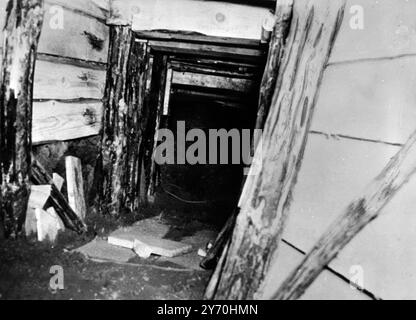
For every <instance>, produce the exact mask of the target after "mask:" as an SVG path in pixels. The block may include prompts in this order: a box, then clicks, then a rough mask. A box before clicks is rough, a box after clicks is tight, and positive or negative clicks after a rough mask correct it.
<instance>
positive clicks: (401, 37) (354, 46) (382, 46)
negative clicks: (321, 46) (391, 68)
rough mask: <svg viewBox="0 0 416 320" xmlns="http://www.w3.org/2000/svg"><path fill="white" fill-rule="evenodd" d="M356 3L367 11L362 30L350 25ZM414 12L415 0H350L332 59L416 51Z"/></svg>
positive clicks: (350, 58)
mask: <svg viewBox="0 0 416 320" xmlns="http://www.w3.org/2000/svg"><path fill="white" fill-rule="evenodd" d="M357 5H358V6H360V7H361V8H362V9H363V13H364V29H362V30H360V29H358V30H357V29H352V28H351V21H353V22H354V19H355V17H356V12H357V11H356V8H354V6H357ZM415 16H416V1H413V0H348V1H347V6H346V11H345V18H344V21H343V24H342V26H341V29H340V33H339V36H338V39H337V41H336V43H335V47H334V50H333V53H332V56H331V59H330V62H339V61H345V60H357V59H368V58H370V59H371V58H376V57H386V56H396V55H402V54H409V53H416V19H415ZM353 25H354V23H353Z"/></svg>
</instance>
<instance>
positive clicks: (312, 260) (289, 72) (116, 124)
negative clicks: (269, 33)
mask: <svg viewBox="0 0 416 320" xmlns="http://www.w3.org/2000/svg"><path fill="white" fill-rule="evenodd" d="M22 2H23V5H22V6H21V7H20V8H21V9H22V10H21V11H20V10H16V0H10V7H9V8H8V9H9V14H8V20H7V25H6V31H7V32H6V36H5V41H6V44H7V45H6V47H5V48H3V50H4V54H3V56H4V57H5V58H4V59H3V65H2V68H3V70H2V78H1V85H2V87H1V101H0V103H1V105H0V107H1V108H0V126H1V137H0V138H1V139H0V148H1V155H2V157H1V158H0V160H1V161H0V164H1V170H2V177H1V178H2V181H1V182H2V184H1V193H0V197H1V198H0V200H1V213H2V219H4V218H5V217H6V218H7V219H8V221H7V227H8V228H9V231H10V232H11V233H17V232H18V231H19V223H21V222H22V221H21V220H22V218H23V217H24V213H25V211H26V206H27V200H28V197H29V192H30V188H29V179H30V178H32V180H33V182H35V183H36V182H38V183H49V182H50V177H49V175H48V174H47V173H46V172H45V171H44V169H42V168H41V166H40V165H39V164H37V162H36V161H31V152H30V149H31V130H30V129H31V126H30V124H31V121H30V118H29V117H30V115H31V109H32V106H31V104H32V102H31V99H30V98H31V93H32V87H31V83H32V79H33V72H34V57H35V53H36V46H37V42H38V38H39V32H40V26H41V25H42V15H41V14H40V11H39V8H40V7H41V5H42V1H41V0H38V1H30V3H32V6H30V5H29V1H26V0H23V1H22ZM345 3H346V2H345V0H308V1H298V2H295V6H294V8H293V15H292V4H293V3H292V1H289V0H285V1H281V2H279V3H278V8H277V10H276V13H277V16H278V17H280V18H278V19H277V24H276V27H275V30H274V36H273V37H272V43H271V46H270V49H269V60H268V62H267V64H266V70H265V77H264V78H263V80H265V81H263V82H262V89H265V88H266V89H267V90H261V91H260V94H261V95H262V94H265V93H266V92H267V93H269V94H270V93H271V97H270V95H267V97H263V98H265V99H263V100H262V99H260V101H263V103H265V105H264V109H261V108H259V116H260V117H258V119H261V121H259V122H260V123H262V121H263V120H262V119H264V121H265V137H264V139H265V142H266V143H267V144H268V145H269V146H270V148H268V149H267V152H266V153H265V154H264V155H263V156H264V163H263V170H262V171H261V173H260V174H259V175H253V176H250V177H249V178H248V180H247V182H246V184H245V187H244V190H243V194H242V197H241V201H240V207H241V210H240V213H239V214H238V216H237V217H236V223H235V226H234V224H231V225H232V226H234V229H233V230H232V228H231V231H232V233H233V235H232V238H231V239H227V241H226V243H225V245H224V248H225V249H224V250H222V255H221V259H220V262H219V263H218V265H217V268H216V270H215V272H214V274H213V277H212V278H211V281H210V283H209V286H208V288H207V294H206V298H215V299H250V298H258V297H262V296H261V290H262V286H263V285H264V282H265V281H266V280H267V273H268V271H269V270H270V263H271V260H272V258H273V257H274V256H275V255H276V252H277V251H278V246H279V243H280V240H281V236H282V233H283V230H284V228H285V221H286V220H287V218H288V214H289V207H290V203H291V194H292V190H293V188H294V186H295V184H296V180H297V174H298V172H299V169H300V166H301V164H302V158H303V154H304V151H305V146H306V142H307V134H308V132H309V129H310V124H311V120H312V117H313V112H314V106H315V103H316V96H317V94H318V92H319V88H320V85H321V81H322V74H323V70H324V69H325V67H326V66H327V63H328V59H329V56H330V54H331V49H332V47H333V44H334V42H335V40H336V36H337V33H338V30H339V28H340V25H341V22H342V20H343V15H344V9H345ZM19 15H20V16H19ZM279 15H280V16H279ZM285 17H286V19H287V20H288V21H291V23H289V22H288V21H286V22H287V25H286V28H288V25H289V24H290V32H289V34H287V39H286V37H285V35H286V33H287V32H286V31H287V30H285V29H286V28H285V27H283V28H282V26H284V25H285V24H284V23H283V22H284V21H285ZM17 18H19V19H17ZM16 19H17V20H18V21H19V22H20V24H18V25H17V24H16V23H15V22H16ZM110 32H111V43H110V49H109V53H110V54H109V68H108V70H107V83H106V93H105V97H106V99H105V101H104V107H105V109H104V116H103V129H102V141H101V152H100V159H99V161H98V163H97V167H96V170H97V171H96V183H97V186H98V187H99V193H98V199H99V204H100V206H101V208H102V209H105V211H107V212H108V213H110V214H114V215H115V214H120V213H122V212H123V211H124V209H128V210H136V209H138V208H139V205H140V203H141V201H145V200H146V198H147V196H148V195H149V190H152V182H151V181H152V180H151V179H153V178H152V175H154V168H153V167H152V161H151V154H152V152H151V151H152V149H153V148H154V142H155V139H154V135H155V131H156V128H158V126H159V125H160V123H161V115H162V114H163V109H164V108H163V107H164V106H165V111H166V110H168V108H167V107H168V103H165V101H163V99H162V98H163V95H164V93H165V92H167V91H168V92H169V91H170V90H169V85H166V84H169V83H171V81H170V79H171V77H170V74H172V79H173V72H174V70H175V69H174V68H175V67H176V66H175V63H171V62H170V61H168V59H167V57H164V56H159V57H156V56H154V57H153V60H152V57H151V52H152V50H154V51H157V50H161V51H162V52H163V51H166V50H180V51H181V52H180V53H186V52H189V51H187V50H194V53H198V54H202V56H203V55H204V54H206V56H205V58H201V59H200V61H204V59H206V57H209V56H210V55H211V54H213V53H214V54H215V55H219V56H221V55H222V54H225V55H227V58H233V59H236V61H238V63H243V62H244V63H249V62H252V61H253V60H255V59H257V58H258V56H259V55H258V54H259V51H258V49H256V48H253V43H252V42H251V41H250V42H247V43H241V46H237V47H238V50H237V51H233V50H234V49H233V47H235V46H236V42H232V45H231V46H229V45H226V41H225V40H224V39H222V40H221V39H217V40H215V39H211V38H210V40H207V39H205V40H207V41H211V40H212V41H211V42H210V43H211V45H210V46H211V49H212V48H214V50H207V48H206V47H203V43H204V42H205V40H204V41H201V39H203V38H204V37H202V38H201V36H199V35H198V36H190V35H180V34H179V35H178V34H174V35H172V34H170V35H168V36H167V35H164V37H165V38H164V39H162V40H161V39H160V38H157V39H152V37H155V34H154V33H152V34H147V35H146V34H143V33H142V34H141V35H139V37H138V41H136V37H137V35H135V34H134V33H133V32H132V30H131V27H130V26H125V25H123V26H111V27H110ZM22 33H24V35H22ZM159 36H160V35H159ZM17 37H20V40H22V41H23V42H24V43H25V44H26V45H24V46H23V48H21V47H19V45H20V44H21V43H22V42H21V43H19V42H18V41H16V38H17ZM160 37H162V36H160ZM166 37H170V38H166ZM185 38H186V39H185ZM173 40H174V41H179V40H180V41H183V43H185V44H186V45H184V46H182V47H181V46H179V47H178V46H174V48H172V43H173ZM233 41H234V40H233ZM235 41H237V42H238V41H239V40H235ZM27 48H29V50H25V49H27ZM283 48H286V49H288V50H282V49H283ZM217 49H218V50H217ZM316 52H318V53H319V54H316ZM16 57H18V58H19V57H20V59H15V58H16ZM256 57H257V58H256ZM276 62H277V63H276ZM169 63H171V64H169ZM231 65H232V64H230V65H229V66H231ZM149 66H152V68H150V67H149ZM168 66H169V67H168ZM186 68H195V70H198V71H202V70H201V69H200V68H201V66H200V65H197V66H194V65H191V66H189V65H186ZM186 68H185V69H186ZM154 69H157V70H161V71H163V72H156V73H152V71H153V70H154ZM169 70H172V71H169ZM189 70H190V69H186V70H185V72H186V71H189ZM192 70H193V69H192ZM11 72H16V74H13V77H10V74H11ZM227 72H235V71H232V70H231V71H230V70H229V69H227ZM153 77H154V79H153ZM10 79H12V80H13V79H19V80H20V81H17V82H16V81H10ZM167 79H169V81H168V80H167ZM270 79H272V80H273V81H272V85H270V84H268V81H269V80H270ZM152 81H154V83H155V84H157V85H156V86H151V85H150V84H151V82H152ZM17 92H18V93H20V95H16V93H17ZM261 98H262V97H261ZM265 101H266V102H267V101H269V102H270V105H269V106H268V105H267V103H266V102H265ZM153 102H155V105H157V108H150V107H149V106H150V105H152V103H153ZM260 106H262V105H261V103H260ZM16 115H19V116H20V118H18V117H17V116H16ZM288 118H290V119H291V120H292V121H287V119H288ZM6 137H7V139H6ZM6 154H7V157H6V156H5V155H6ZM259 156H260V155H259V154H258V153H256V157H259ZM415 159H416V133H414V134H413V135H412V136H411V137H410V139H409V140H408V141H407V143H406V144H404V146H403V147H402V148H401V150H400V151H399V152H398V153H397V155H396V156H395V157H393V158H392V159H391V161H390V162H389V163H388V165H387V166H386V167H385V168H384V170H382V172H381V173H380V175H379V176H377V177H376V179H374V181H372V182H371V184H370V185H369V187H368V188H367V189H366V190H364V192H363V194H362V196H360V197H358V198H357V199H356V200H354V201H353V202H352V203H351V205H350V206H348V207H347V208H346V210H345V211H344V213H343V214H341V215H340V217H339V218H338V219H337V220H336V221H335V223H334V224H333V225H332V226H330V228H329V229H328V230H327V231H326V232H325V233H324V234H323V235H322V237H321V239H320V240H319V241H318V242H317V243H316V244H315V245H314V246H313V249H312V250H311V251H310V252H309V253H308V254H307V255H306V256H305V259H304V260H303V261H302V263H301V264H300V265H299V266H298V267H297V268H296V269H295V270H294V271H293V272H292V273H291V274H290V275H289V277H288V278H287V279H286V281H284V282H283V284H282V285H281V287H280V288H278V289H277V290H276V291H275V292H274V294H273V295H272V296H271V297H269V298H276V299H297V298H299V297H301V295H302V294H303V293H304V292H305V290H306V289H307V288H308V287H309V286H310V284H311V283H312V282H313V281H314V280H315V279H316V277H317V276H318V275H319V274H320V272H321V271H322V270H323V269H324V268H325V266H326V265H328V263H330V262H331V260H332V259H334V258H335V257H336V255H337V254H338V253H339V252H340V251H341V250H342V249H343V248H344V247H345V246H346V245H347V244H348V243H349V242H350V241H351V240H352V239H353V238H354V237H355V236H356V235H357V234H358V233H359V232H360V231H361V230H362V229H363V228H365V227H366V226H367V225H368V224H369V223H371V222H372V221H373V220H374V219H376V218H377V217H378V216H379V214H380V212H381V210H382V209H383V208H384V206H385V205H386V204H387V203H388V202H389V201H390V200H391V199H392V198H393V197H394V196H395V195H396V194H397V192H398V191H399V190H400V188H401V187H402V186H403V185H405V184H406V183H407V182H408V181H409V180H410V178H413V176H414V174H415V173H416V164H415V163H416V161H415ZM152 170H153V171H152ZM52 200H53V201H54V202H56V206H58V207H60V208H62V212H63V213H62V216H61V218H62V219H64V220H65V218H67V219H68V221H67V222H66V223H68V224H70V225H71V224H72V225H73V228H74V229H78V230H80V231H82V230H83V229H84V228H85V226H83V225H78V224H77V221H73V220H72V219H71V212H69V214H68V212H67V210H66V206H67V203H66V202H65V200H62V195H61V194H57V195H56V196H55V197H54V199H52ZM103 211H104V210H103ZM58 214H59V212H58ZM3 222H4V221H3Z"/></svg>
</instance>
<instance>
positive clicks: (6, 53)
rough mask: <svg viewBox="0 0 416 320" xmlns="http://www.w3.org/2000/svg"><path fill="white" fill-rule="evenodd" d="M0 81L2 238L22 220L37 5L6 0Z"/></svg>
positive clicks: (37, 0) (33, 0)
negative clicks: (3, 234)
mask: <svg viewBox="0 0 416 320" xmlns="http://www.w3.org/2000/svg"><path fill="white" fill-rule="evenodd" d="M6 11H7V12H6V24H5V26H4V31H3V32H4V47H3V53H2V56H3V59H2V66H1V68H2V71H1V79H0V85H1V88H0V171H1V172H0V183H1V192H0V207H1V216H0V224H1V220H2V221H3V224H4V229H5V235H6V236H12V237H14V236H16V235H17V234H19V233H20V231H21V228H22V225H23V223H24V220H25V217H26V210H27V203H28V200H29V194H30V186H29V177H30V149H31V145H32V141H31V140H32V139H31V130H32V125H31V124H32V93H33V74H34V69H35V61H36V50H37V45H38V41H39V36H40V32H41V28H42V23H43V0H10V1H9V2H8V5H7V9H6Z"/></svg>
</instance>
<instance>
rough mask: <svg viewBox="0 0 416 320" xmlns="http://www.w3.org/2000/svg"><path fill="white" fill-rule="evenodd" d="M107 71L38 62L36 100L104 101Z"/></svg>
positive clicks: (34, 95) (35, 87) (35, 86)
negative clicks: (82, 99)
mask: <svg viewBox="0 0 416 320" xmlns="http://www.w3.org/2000/svg"><path fill="white" fill-rule="evenodd" d="M105 75H106V72H105V70H96V69H90V68H84V67H78V66H74V65H69V64H61V63H54V62H50V61H37V62H36V69H35V83H34V89H33V90H34V93H33V98H34V99H38V100H39V99H45V100H51V99H54V100H73V99H81V98H85V99H102V97H103V91H104V86H105Z"/></svg>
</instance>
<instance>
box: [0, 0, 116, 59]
mask: <svg viewBox="0 0 416 320" xmlns="http://www.w3.org/2000/svg"><path fill="white" fill-rule="evenodd" d="M54 3H56V4H54ZM6 5H7V0H0V25H1V26H3V25H4V22H5V17H6ZM94 6H95V5H94V4H91V1H76V2H73V1H64V0H50V1H47V2H46V3H45V5H44V10H45V17H44V23H43V27H42V33H41V36H40V39H39V45H38V52H39V53H47V54H52V55H58V56H64V57H70V58H76V59H82V60H90V61H96V62H107V51H108V41H109V28H108V26H106V25H105V24H104V23H103V22H102V21H101V22H100V20H99V19H97V18H94V17H93V16H94V15H96V14H99V12H100V11H101V10H100V9H97V8H94ZM68 8H72V9H68ZM82 10H84V11H85V14H83V11H82ZM97 10H98V11H97ZM2 43H3V33H2V32H0V46H1V45H2Z"/></svg>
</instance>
